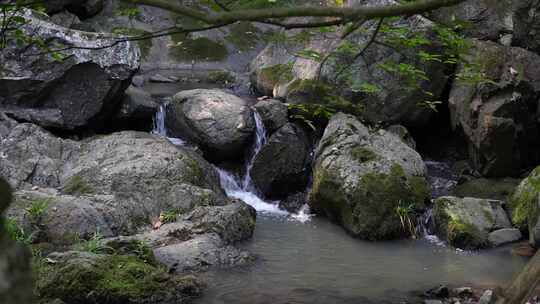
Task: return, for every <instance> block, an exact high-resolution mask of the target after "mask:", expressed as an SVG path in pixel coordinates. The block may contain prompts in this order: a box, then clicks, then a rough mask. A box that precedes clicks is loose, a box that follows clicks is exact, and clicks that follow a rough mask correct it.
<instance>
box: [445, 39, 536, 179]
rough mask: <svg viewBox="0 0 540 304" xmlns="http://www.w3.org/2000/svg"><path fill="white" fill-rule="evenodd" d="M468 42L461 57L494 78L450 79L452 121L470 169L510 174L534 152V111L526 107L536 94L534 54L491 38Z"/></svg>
mask: <svg viewBox="0 0 540 304" xmlns="http://www.w3.org/2000/svg"><path fill="white" fill-rule="evenodd" d="M473 45H474V47H473V49H472V51H471V54H470V55H469V58H468V59H467V60H469V62H472V63H474V64H478V65H479V67H480V72H482V73H484V75H485V77H486V78H487V79H490V80H492V81H494V83H486V84H479V85H473V84H470V83H468V82H459V81H458V82H454V85H453V87H452V90H451V92H450V98H449V106H450V112H451V119H452V125H453V127H454V129H456V130H460V131H462V132H463V134H464V136H465V138H466V140H467V142H468V145H469V160H470V162H471V163H472V165H473V169H475V170H477V171H478V172H479V173H480V174H482V175H483V176H486V177H504V176H512V175H514V176H515V175H517V174H518V173H519V172H520V169H522V168H526V167H528V166H531V165H536V164H537V163H538V160H539V156H540V155H539V152H538V151H540V149H539V148H540V147H539V146H538V142H537V141H536V138H537V136H538V127H537V114H536V112H534V111H531V109H536V107H537V99H538V96H539V94H540V77H538V75H540V68H539V67H540V56H538V55H537V54H534V53H532V52H529V51H527V50H525V49H521V48H516V47H504V46H500V45H498V44H496V43H492V42H480V41H474V44H473ZM462 70H463V67H461V68H460V71H462Z"/></svg>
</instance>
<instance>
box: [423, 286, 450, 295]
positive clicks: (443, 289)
mask: <svg viewBox="0 0 540 304" xmlns="http://www.w3.org/2000/svg"><path fill="white" fill-rule="evenodd" d="M425 295H426V296H428V297H437V298H448V296H449V295H450V291H449V289H448V287H447V286H445V285H439V286H437V287H434V288H432V289H430V290H428V291H426V292H425Z"/></svg>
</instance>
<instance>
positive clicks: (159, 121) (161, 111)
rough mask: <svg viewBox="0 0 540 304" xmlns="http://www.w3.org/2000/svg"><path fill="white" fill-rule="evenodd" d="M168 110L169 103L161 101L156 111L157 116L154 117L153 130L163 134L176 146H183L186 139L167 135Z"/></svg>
mask: <svg viewBox="0 0 540 304" xmlns="http://www.w3.org/2000/svg"><path fill="white" fill-rule="evenodd" d="M166 110H167V103H166V102H165V103H161V104H160V105H159V108H158V110H157V112H156V116H155V118H154V129H153V130H152V133H154V134H157V135H161V136H163V137H165V138H167V139H168V140H169V141H170V142H171V143H172V144H173V145H175V146H183V145H185V144H186V142H185V141H184V140H182V139H181V138H176V137H169V136H167V128H166V127H165V112H166Z"/></svg>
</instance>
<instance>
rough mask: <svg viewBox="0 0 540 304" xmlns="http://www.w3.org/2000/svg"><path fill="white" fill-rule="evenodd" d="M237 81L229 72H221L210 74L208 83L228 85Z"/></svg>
mask: <svg viewBox="0 0 540 304" xmlns="http://www.w3.org/2000/svg"><path fill="white" fill-rule="evenodd" d="M235 80H236V78H235V77H234V75H232V74H231V73H230V72H229V71H224V70H219V71H212V72H210V73H208V82H211V83H219V84H227V83H233V82H234V81H235Z"/></svg>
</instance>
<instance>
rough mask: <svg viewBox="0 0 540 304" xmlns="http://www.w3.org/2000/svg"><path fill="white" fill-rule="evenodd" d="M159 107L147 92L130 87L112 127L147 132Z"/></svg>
mask: <svg viewBox="0 0 540 304" xmlns="http://www.w3.org/2000/svg"><path fill="white" fill-rule="evenodd" d="M158 107H159V105H158V103H157V102H155V101H154V99H153V98H152V96H150V94H148V93H147V92H145V91H143V90H141V89H139V88H136V87H134V86H130V87H129V88H128V89H127V90H126V92H125V95H124V98H123V100H122V105H121V106H120V110H119V112H118V113H117V114H116V118H115V119H118V120H114V121H113V124H114V125H126V126H129V127H130V129H134V130H141V131H143V130H149V129H150V128H151V126H152V123H153V119H154V115H155V113H156V111H157V109H158Z"/></svg>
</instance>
